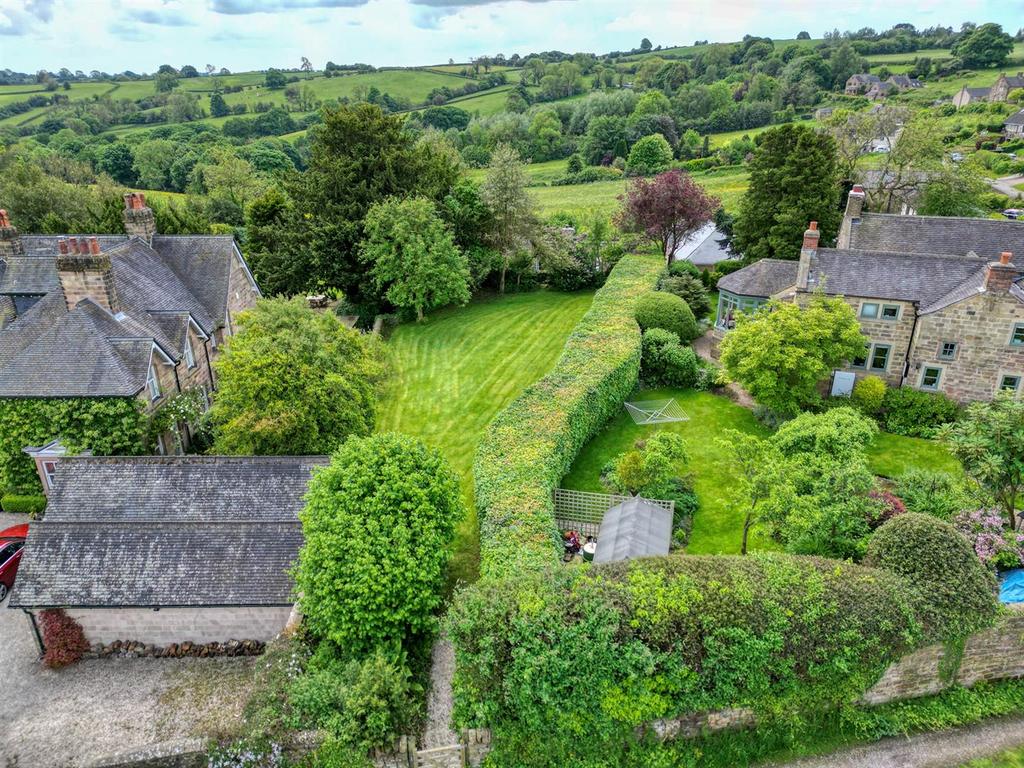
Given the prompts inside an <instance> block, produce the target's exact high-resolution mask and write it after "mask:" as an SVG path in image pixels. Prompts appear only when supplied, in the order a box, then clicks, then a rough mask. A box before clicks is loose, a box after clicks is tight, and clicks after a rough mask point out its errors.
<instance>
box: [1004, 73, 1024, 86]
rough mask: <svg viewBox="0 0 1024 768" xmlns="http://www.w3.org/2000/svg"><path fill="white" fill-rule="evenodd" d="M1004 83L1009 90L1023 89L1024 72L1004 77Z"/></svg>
mask: <svg viewBox="0 0 1024 768" xmlns="http://www.w3.org/2000/svg"><path fill="white" fill-rule="evenodd" d="M1005 77H1006V83H1007V85H1009V86H1010V88H1024V72H1018V73H1017V74H1016V75H1005Z"/></svg>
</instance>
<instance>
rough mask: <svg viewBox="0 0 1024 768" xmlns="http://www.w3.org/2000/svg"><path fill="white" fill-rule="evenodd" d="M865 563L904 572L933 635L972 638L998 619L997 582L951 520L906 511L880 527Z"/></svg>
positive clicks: (920, 614) (920, 615)
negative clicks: (970, 636) (950, 522)
mask: <svg viewBox="0 0 1024 768" xmlns="http://www.w3.org/2000/svg"><path fill="white" fill-rule="evenodd" d="M864 563H865V564H866V565H872V566H875V567H877V568H886V569H888V570H890V571H892V572H893V573H896V574H898V575H900V576H902V577H904V579H905V581H906V583H907V589H908V594H909V595H910V596H911V598H912V599H913V601H914V605H915V612H916V614H917V616H918V619H919V620H920V621H921V623H922V625H923V627H924V631H925V633H926V635H927V636H928V637H929V638H931V639H933V640H955V639H957V638H962V637H966V636H967V635H969V634H971V633H972V632H976V631H978V630H979V629H983V628H984V627H987V626H989V625H990V624H991V623H992V621H993V620H994V619H995V615H996V611H997V609H998V604H997V602H996V598H995V581H994V579H993V578H992V576H991V574H990V573H988V572H987V571H986V569H985V567H984V565H982V563H981V560H979V559H978V557H977V555H975V553H974V550H973V549H972V548H971V546H970V545H969V544H968V543H967V540H966V539H965V538H964V537H963V536H961V535H960V534H959V533H957V530H956V529H955V528H954V527H953V526H952V525H950V524H949V523H945V522H943V521H941V520H937V519H936V518H934V517H931V516H929V515H920V514H906V515H900V516H899V517H896V518H894V519H893V520H890V521H889V522H888V523H886V524H885V525H883V526H882V527H881V528H879V529H878V530H877V531H875V534H874V536H872V538H871V542H870V543H869V544H868V551H867V555H866V556H865V558H864Z"/></svg>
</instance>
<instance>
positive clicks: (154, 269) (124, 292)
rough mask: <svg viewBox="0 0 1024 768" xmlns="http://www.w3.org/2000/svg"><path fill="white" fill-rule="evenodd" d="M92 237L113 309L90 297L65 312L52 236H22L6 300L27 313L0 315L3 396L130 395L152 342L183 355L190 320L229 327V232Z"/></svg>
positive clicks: (206, 327) (1, 274)
mask: <svg viewBox="0 0 1024 768" xmlns="http://www.w3.org/2000/svg"><path fill="white" fill-rule="evenodd" d="M74 237H77V238H78V239H79V241H80V242H82V243H85V242H87V241H88V239H89V238H90V237H91V236H88V235H75V236H74ZM95 237H96V239H97V241H98V242H99V245H100V249H101V251H102V252H103V253H104V254H105V255H107V256H109V257H110V261H111V266H112V273H113V280H114V286H115V291H116V293H117V297H118V303H119V307H118V309H119V310H120V311H119V313H118V314H117V315H111V314H110V313H109V312H107V311H106V310H104V309H103V308H101V307H99V306H98V305H96V304H94V303H92V302H88V301H87V302H82V303H80V304H79V305H78V306H76V307H74V308H72V309H71V310H68V308H67V307H66V304H65V300H64V297H63V293H62V291H61V288H60V281H59V279H58V276H57V267H56V255H57V252H58V248H57V243H58V240H59V239H60V238H59V237H58V236H56V235H52V236H51V235H23V236H22V237H21V242H22V246H23V248H24V251H25V253H24V255H21V256H15V257H12V258H10V259H8V261H7V263H6V265H5V266H3V267H0V298H5V299H7V301H8V305H10V299H11V298H12V297H13V298H15V300H14V304H13V306H15V307H19V309H20V311H21V312H22V313H23V314H21V315H19V316H18V317H16V318H15V319H14V320H13V321H10V322H8V323H7V324H6V325H2V324H3V317H0V397H73V396H94V397H99V396H132V395H135V394H137V393H138V392H140V391H142V389H143V388H144V387H145V384H146V376H147V373H148V366H149V359H150V355H151V354H152V352H153V345H154V344H155V345H156V346H157V347H158V348H159V350H160V352H162V353H163V354H164V355H166V356H167V357H168V358H170V359H171V360H175V361H177V360H180V359H181V358H182V356H183V354H184V344H185V338H186V334H187V329H188V325H189V322H190V321H191V322H194V323H195V324H196V325H197V326H198V328H199V329H200V330H201V331H202V332H203V333H205V334H206V335H211V334H212V333H214V332H215V331H216V330H217V329H218V328H219V327H220V326H221V325H223V322H224V318H225V315H226V313H227V300H228V285H229V278H230V274H231V265H232V260H233V258H234V257H235V254H236V249H235V245H234V240H233V238H232V237H230V236H192V235H185V236H159V235H157V236H155V237H154V238H153V241H152V245H150V244H148V243H147V242H146V241H144V240H142V239H140V238H129V237H126V236H118V235H96V236H95ZM26 296H28V297H31V298H24V297H26ZM39 297H44V298H42V299H41V300H40V299H39ZM32 302H35V304H34V305H32V304H31V303H32ZM27 306H30V308H29V309H27V310H26V309H25V307H27Z"/></svg>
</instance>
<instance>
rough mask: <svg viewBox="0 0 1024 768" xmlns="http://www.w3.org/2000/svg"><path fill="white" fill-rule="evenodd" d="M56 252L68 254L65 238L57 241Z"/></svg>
mask: <svg viewBox="0 0 1024 768" xmlns="http://www.w3.org/2000/svg"><path fill="white" fill-rule="evenodd" d="M57 251H58V252H59V253H63V254H67V252H68V241H67V238H64V237H62V238H61V239H60V240H58V241H57Z"/></svg>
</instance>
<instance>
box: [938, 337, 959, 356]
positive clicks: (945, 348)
mask: <svg viewBox="0 0 1024 768" xmlns="http://www.w3.org/2000/svg"><path fill="white" fill-rule="evenodd" d="M956 353H957V343H956V342H955V341H944V342H942V343H941V344H940V345H939V359H940V360H953V359H955V358H956Z"/></svg>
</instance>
